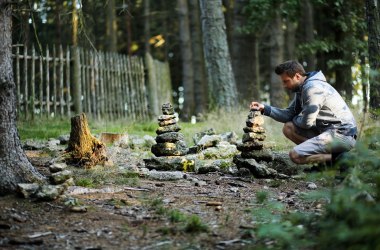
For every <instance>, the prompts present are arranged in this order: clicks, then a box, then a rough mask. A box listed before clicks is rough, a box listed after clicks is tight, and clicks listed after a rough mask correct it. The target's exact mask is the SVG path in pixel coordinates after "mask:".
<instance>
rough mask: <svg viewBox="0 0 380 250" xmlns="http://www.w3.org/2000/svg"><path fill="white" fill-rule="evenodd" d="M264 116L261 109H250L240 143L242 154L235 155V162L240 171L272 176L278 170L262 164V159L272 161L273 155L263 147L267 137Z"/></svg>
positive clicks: (260, 175)
mask: <svg viewBox="0 0 380 250" xmlns="http://www.w3.org/2000/svg"><path fill="white" fill-rule="evenodd" d="M263 125H264V117H263V115H262V114H261V112H260V111H256V110H250V112H249V114H248V118H247V120H246V127H244V128H243V131H244V134H243V138H242V142H241V143H238V145H237V149H238V150H239V151H240V152H241V154H240V155H236V156H235V157H234V163H235V164H236V166H237V168H238V169H239V171H240V172H243V173H244V171H247V170H249V171H250V172H251V173H252V174H253V175H255V176H256V177H270V176H274V175H276V171H275V170H274V169H271V168H267V167H266V166H265V165H263V164H260V163H258V162H260V161H265V162H268V161H272V160H273V155H272V154H271V152H270V151H268V150H265V149H263V147H264V140H265V138H266V135H265V129H264V128H263V127H262V126H263Z"/></svg>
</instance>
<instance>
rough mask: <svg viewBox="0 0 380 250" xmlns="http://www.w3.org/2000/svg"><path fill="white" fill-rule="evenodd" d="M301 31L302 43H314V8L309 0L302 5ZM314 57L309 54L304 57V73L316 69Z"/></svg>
mask: <svg viewBox="0 0 380 250" xmlns="http://www.w3.org/2000/svg"><path fill="white" fill-rule="evenodd" d="M302 10H303V11H302V14H303V18H302V20H303V21H302V22H301V25H302V29H303V34H304V35H303V41H304V42H305V43H310V42H312V41H314V29H315V27H314V7H313V4H312V3H311V0H305V2H304V4H302ZM315 58H316V56H315V55H313V54H309V55H307V56H306V57H305V61H306V64H307V65H306V67H305V70H306V71H313V70H315V67H316V61H315Z"/></svg>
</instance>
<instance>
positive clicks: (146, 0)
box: [144, 0, 150, 54]
mask: <svg viewBox="0 0 380 250" xmlns="http://www.w3.org/2000/svg"><path fill="white" fill-rule="evenodd" d="M144 37H145V43H144V46H145V54H146V53H149V54H150V44H149V39H150V0H144Z"/></svg>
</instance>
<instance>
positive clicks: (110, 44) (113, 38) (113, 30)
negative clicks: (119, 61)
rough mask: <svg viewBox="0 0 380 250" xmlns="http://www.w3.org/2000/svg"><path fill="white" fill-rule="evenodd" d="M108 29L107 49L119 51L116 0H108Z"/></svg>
mask: <svg viewBox="0 0 380 250" xmlns="http://www.w3.org/2000/svg"><path fill="white" fill-rule="evenodd" d="M106 23H107V29H106V39H107V42H106V43H107V46H106V48H107V50H108V51H111V52H116V51H117V20H116V10H115V0H108V1H107V19H106Z"/></svg>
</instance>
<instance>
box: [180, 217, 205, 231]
mask: <svg viewBox="0 0 380 250" xmlns="http://www.w3.org/2000/svg"><path fill="white" fill-rule="evenodd" d="M184 231H185V232H187V233H200V232H207V231H208V226H207V225H206V224H204V223H203V222H202V220H201V218H199V216H197V215H191V216H190V217H188V218H187V221H186V225H185V228H184Z"/></svg>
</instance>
